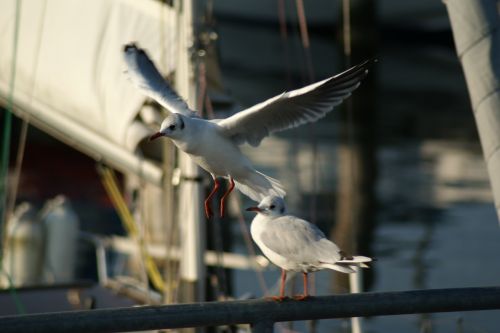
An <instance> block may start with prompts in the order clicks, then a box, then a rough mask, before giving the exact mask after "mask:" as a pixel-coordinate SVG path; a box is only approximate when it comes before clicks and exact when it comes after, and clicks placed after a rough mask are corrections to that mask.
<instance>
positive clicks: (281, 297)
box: [266, 296, 288, 303]
mask: <svg viewBox="0 0 500 333" xmlns="http://www.w3.org/2000/svg"><path fill="white" fill-rule="evenodd" d="M287 298H288V297H287V296H269V297H266V299H268V300H271V301H275V302H278V303H281V302H283V301H284V300H286V299H287Z"/></svg>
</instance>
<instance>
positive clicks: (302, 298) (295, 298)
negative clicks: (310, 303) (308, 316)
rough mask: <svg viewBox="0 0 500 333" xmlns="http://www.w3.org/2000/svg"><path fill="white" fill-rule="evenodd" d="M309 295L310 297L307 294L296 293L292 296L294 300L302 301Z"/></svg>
mask: <svg viewBox="0 0 500 333" xmlns="http://www.w3.org/2000/svg"><path fill="white" fill-rule="evenodd" d="M309 297H310V296H309V295H296V296H293V299H294V300H296V301H303V300H305V299H307V298H309Z"/></svg>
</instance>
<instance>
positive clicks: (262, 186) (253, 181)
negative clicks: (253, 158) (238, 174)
mask: <svg viewBox="0 0 500 333" xmlns="http://www.w3.org/2000/svg"><path fill="white" fill-rule="evenodd" d="M235 185H236V188H237V189H238V190H240V191H241V192H242V193H243V194H245V195H246V196H248V197H250V198H251V199H252V200H254V201H258V202H260V201H261V200H262V199H264V198H265V197H266V196H268V195H277V196H280V197H284V196H285V194H286V192H285V189H284V188H283V185H281V183H280V182H279V181H278V180H276V179H274V178H272V177H269V176H266V175H264V174H263V173H261V172H258V171H255V172H253V173H251V174H250V177H247V178H245V179H238V180H235Z"/></svg>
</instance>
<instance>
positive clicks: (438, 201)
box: [216, 1, 500, 332]
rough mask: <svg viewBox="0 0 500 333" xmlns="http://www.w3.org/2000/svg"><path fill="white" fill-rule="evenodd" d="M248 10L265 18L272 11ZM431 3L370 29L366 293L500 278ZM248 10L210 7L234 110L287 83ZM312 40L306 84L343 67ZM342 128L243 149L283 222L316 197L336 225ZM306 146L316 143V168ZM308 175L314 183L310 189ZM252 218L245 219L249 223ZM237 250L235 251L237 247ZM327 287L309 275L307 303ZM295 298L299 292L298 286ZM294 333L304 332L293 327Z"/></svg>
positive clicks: (453, 69)
mask: <svg viewBox="0 0 500 333" xmlns="http://www.w3.org/2000/svg"><path fill="white" fill-rule="evenodd" d="M257 3H258V4H259V5H260V6H262V8H266V10H274V9H272V8H271V5H263V4H262V3H261V2H257ZM391 3H392V4H393V5H394V6H391V5H390V4H391ZM429 3H430V2H423V3H422V4H419V5H418V6H417V5H416V7H415V12H414V13H413V14H414V15H410V13H409V11H410V9H411V8H409V9H407V12H406V15H408V16H407V18H408V20H406V21H405V19H404V17H401V15H400V14H401V13H402V12H404V9H402V8H400V7H399V6H398V5H397V4H395V2H394V1H392V2H391V1H383V2H380V4H381V5H380V6H379V11H382V13H381V15H380V16H381V17H380V18H379V20H380V25H379V26H378V27H374V29H375V28H377V29H380V40H379V44H378V51H377V54H376V57H377V58H378V59H379V63H378V64H377V65H376V68H375V72H374V73H372V74H371V75H375V76H376V78H375V81H376V85H375V89H376V92H377V94H376V95H377V98H376V101H375V102H376V108H375V109H376V125H374V126H376V133H377V143H376V145H375V148H374V149H375V156H376V170H377V173H376V180H375V188H374V191H375V200H376V203H377V204H376V207H377V208H376V210H375V211H374V212H373V221H374V224H375V226H376V227H375V229H374V231H373V234H372V238H371V239H372V241H371V243H370V244H368V248H370V249H371V254H370V255H372V256H374V257H376V258H377V259H378V261H377V262H376V263H375V264H374V265H373V268H372V269H371V270H372V278H371V283H368V290H370V291H397V290H411V289H425V288H448V287H472V286H492V285H496V284H497V280H498V276H499V275H500V262H499V261H498V260H497V254H498V253H499V251H500V230H499V228H498V219H497V216H496V213H495V209H494V206H493V203H492V194H491V190H490V186H489V183H488V176H487V171H486V168H485V164H484V160H483V156H482V152H481V147H480V144H479V142H478V138H477V133H476V128H475V124H474V119H473V116H472V112H471V110H470V104H469V100H468V96H467V89H466V86H465V81H464V78H463V74H462V71H461V68H460V65H459V62H458V60H457V58H456V55H455V51H454V48H453V42H452V37H451V33H450V31H449V29H448V28H449V27H448V23H447V17H446V10H445V7H444V5H442V4H441V3H438V4H437V3H432V4H431V5H430V6H429ZM310 7H312V5H310ZM326 8H328V7H326ZM306 9H308V7H306ZM217 10H218V11H217ZM256 10H257V9H255V8H253V9H252V10H250V11H248V12H245V11H243V10H242V11H240V12H237V10H236V9H234V7H233V6H231V5H227V4H226V2H222V3H221V2H219V5H218V7H217V4H216V15H217V12H219V13H221V14H223V15H221V16H222V18H221V20H220V21H219V24H218V32H219V36H220V54H221V64H222V71H223V74H224V76H223V80H224V84H225V86H226V87H228V89H229V90H230V91H231V93H232V95H233V97H235V99H236V100H238V101H240V103H241V104H242V106H243V107H246V106H250V105H253V104H255V103H257V102H259V101H262V100H264V99H266V98H269V97H272V96H274V95H275V94H277V93H279V92H281V91H283V90H285V89H286V88H287V84H288V83H287V80H286V71H287V69H286V68H285V66H284V63H285V61H284V58H283V43H282V41H281V40H280V37H279V30H278V26H277V25H276V26H272V25H269V24H267V23H266V22H268V21H272V20H273V19H274V16H273V15H271V14H269V13H268V12H266V14H265V15H263V18H262V20H263V21H259V20H258V17H259V16H258V15H253V14H252V13H253V12H255V11H256ZM311 12H312V13H313V14H312V17H313V18H314V17H316V19H317V21H318V22H324V20H327V19H325V17H328V15H327V14H325V13H320V14H317V11H316V9H314V10H311ZM230 13H237V14H238V15H245V13H247V16H245V17H250V18H252V17H253V19H254V20H256V21H254V24H245V23H244V22H243V23H242V21H241V20H240V21H239V22H238V20H232V19H227V17H230ZM242 13H243V14H242ZM276 15H277V14H276ZM315 15H316V16H315ZM330 15H331V18H332V21H334V22H337V18H338V15H339V13H338V12H333V9H332V11H331V13H330ZM250 20H251V19H250ZM312 20H313V23H312V24H313V25H314V19H312ZM259 22H260V23H259ZM262 22H264V23H262ZM417 26H419V27H420V28H423V31H424V32H422V31H421V33H422V35H418V34H413V35H411V36H409V38H408V39H405V38H402V37H401V36H402V35H403V37H404V33H405V31H407V30H405V29H409V27H414V28H415V29H417V28H416V27H417ZM391 29H392V30H391ZM412 29H413V28H412ZM426 29H431V30H432V29H435V34H434V36H435V37H436V36H438V35H439V37H437V38H436V39H434V40H431V39H430V38H427V37H426V33H425V31H426ZM410 30H411V29H410ZM417 30H418V29H417ZM312 31H313V33H312V37H311V40H312V43H311V51H312V57H313V64H314V67H315V74H316V77H317V78H318V79H320V78H324V77H326V76H328V75H332V74H334V73H336V72H339V71H340V70H341V68H342V67H341V65H340V64H341V63H342V57H341V53H340V46H341V45H340V43H339V40H338V36H336V35H331V36H330V37H325V33H324V32H323V33H320V32H318V30H314V29H312ZM314 31H316V32H314ZM290 34H291V37H290V39H289V40H288V45H289V52H290V53H289V57H290V59H292V63H293V65H292V69H291V74H292V77H294V78H295V81H294V82H295V87H297V86H300V84H297V83H300V80H301V78H302V80H303V78H304V76H303V66H304V63H303V59H302V58H301V56H300V52H301V49H300V42H299V41H298V39H297V31H292V32H290ZM326 35H327V34H326ZM419 36H420V37H419ZM427 36H430V34H429V35H427ZM294 38H295V39H294ZM301 71H302V72H301ZM301 73H302V74H301ZM301 75H302V76H301ZM303 81H304V80H303ZM353 98H356V93H355V94H354V96H353ZM341 126H342V125H341V123H340V122H339V117H338V115H335V114H331V115H329V116H328V117H327V118H326V119H324V120H322V121H321V124H319V125H316V126H313V127H311V126H309V127H302V128H300V129H296V130H293V131H288V132H286V133H283V134H280V135H278V136H274V137H272V138H269V139H267V140H265V141H264V142H263V145H262V147H261V148H259V149H258V150H257V149H251V148H249V149H247V150H246V153H248V155H249V156H250V157H251V158H252V160H253V161H255V163H256V164H257V166H258V167H259V168H260V169H261V170H262V171H265V172H266V173H269V174H270V175H272V176H274V177H276V178H278V179H280V180H281V181H282V182H283V183H284V184H285V186H286V187H287V189H288V194H287V202H288V204H289V206H290V210H291V211H292V212H294V213H296V214H298V215H301V216H303V217H307V218H309V217H310V216H311V211H310V209H309V208H310V203H311V201H310V198H311V197H313V196H316V197H317V211H316V212H315V215H316V216H317V223H318V224H319V225H320V226H322V227H323V228H324V229H329V228H331V227H332V226H334V225H335V223H336V221H335V216H336V215H335V210H334V209H333V208H332V207H334V206H335V197H336V196H337V194H338V192H337V191H338V184H339V179H338V165H339V163H341V162H342V161H340V158H339V154H338V152H339V148H340V146H339V132H340V130H341ZM311 133H313V134H311ZM311 136H313V137H315V138H316V143H317V155H316V158H313V156H314V155H313V152H312V144H311ZM314 169H315V170H317V182H316V184H313V183H312V181H311V180H312V179H313V175H312V173H313V171H312V170H314ZM251 218H252V216H250V215H248V216H247V220H250V219H251ZM325 231H327V230H325ZM237 247H238V249H239V251H241V252H245V248H244V245H243V244H242V243H241V244H238V245H237ZM264 277H265V279H266V282H267V285H268V286H273V285H274V284H275V283H276V281H277V279H278V277H279V271H278V270H277V269H270V270H268V271H265V272H264ZM332 279H334V277H333V275H332V274H331V273H329V272H320V273H317V274H316V281H315V288H316V292H317V294H319V295H327V294H331V293H332V290H331V286H332V284H334V282H332ZM255 281H256V280H255V273H253V272H241V271H240V272H235V274H234V277H233V283H234V285H235V290H236V296H241V295H244V294H245V293H251V294H253V295H255V296H261V295H262V294H263V293H262V290H261V288H259V286H258V284H257V283H255ZM297 288H298V289H296V290H298V291H300V288H301V286H300V283H297ZM499 314H500V313H499V312H498V311H483V312H467V313H466V312H464V313H450V314H431V315H408V316H391V317H377V318H370V319H368V320H366V321H365V323H364V324H365V330H366V332H496V331H498V326H499V325H500V320H499V319H498V315H499ZM348 325H349V324H348V322H342V321H339V320H328V321H322V322H320V324H319V326H318V329H319V331H320V332H331V331H334V332H343V331H344V330H345V329H346V327H348ZM295 328H296V329H297V330H299V331H305V330H306V328H305V326H304V325H301V324H298V325H296V326H295Z"/></svg>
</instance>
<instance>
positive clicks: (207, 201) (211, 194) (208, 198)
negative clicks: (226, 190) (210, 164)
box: [205, 177, 220, 219]
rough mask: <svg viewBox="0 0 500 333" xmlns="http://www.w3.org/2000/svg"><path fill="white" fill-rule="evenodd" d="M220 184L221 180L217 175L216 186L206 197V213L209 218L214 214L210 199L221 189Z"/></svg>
mask: <svg viewBox="0 0 500 333" xmlns="http://www.w3.org/2000/svg"><path fill="white" fill-rule="evenodd" d="M219 185H220V184H219V181H218V180H217V178H216V177H214V188H213V189H212V192H210V194H209V195H208V197H207V198H206V199H205V215H206V216H207V219H209V218H211V217H212V216H213V215H214V213H213V212H212V209H211V208H210V200H211V199H212V197H213V196H214V194H215V193H216V192H217V190H218V189H219Z"/></svg>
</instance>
